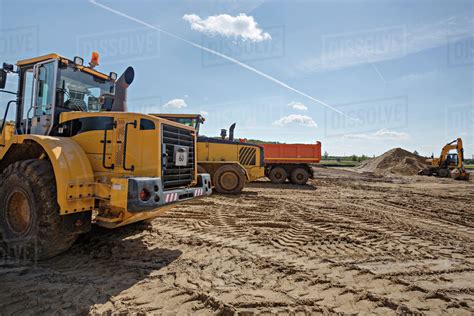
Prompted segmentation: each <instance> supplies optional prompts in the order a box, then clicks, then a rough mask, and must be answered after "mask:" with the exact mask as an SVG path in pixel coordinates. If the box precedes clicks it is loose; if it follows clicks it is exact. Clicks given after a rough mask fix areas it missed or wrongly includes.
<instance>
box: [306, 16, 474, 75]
mask: <svg viewBox="0 0 474 316" xmlns="http://www.w3.org/2000/svg"><path fill="white" fill-rule="evenodd" d="M473 32H474V18H472V16H468V15H466V16H450V17H448V18H445V19H442V20H439V21H436V22H434V23H431V24H425V25H416V26H414V27H410V28H406V27H405V26H395V27H388V28H375V29H368V30H363V31H357V32H350V33H344V34H329V35H328V36H325V37H323V42H325V44H324V45H323V46H324V48H323V52H322V53H321V54H320V55H319V56H316V57H311V58H308V59H306V60H305V61H303V62H302V64H301V65H299V69H300V70H302V71H305V72H314V71H327V70H335V69H341V68H345V67H350V66H354V65H360V64H370V63H377V62H381V61H386V60H392V59H397V58H402V57H405V56H407V55H410V54H415V53H418V52H421V51H424V50H426V49H431V48H435V47H440V46H444V45H446V44H448V43H449V40H453V39H454V38H455V39H456V40H461V39H465V38H468V37H470V36H472V33H473Z"/></svg>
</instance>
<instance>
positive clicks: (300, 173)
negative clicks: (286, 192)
mask: <svg viewBox="0 0 474 316" xmlns="http://www.w3.org/2000/svg"><path fill="white" fill-rule="evenodd" d="M308 179H309V173H308V171H306V170H304V169H303V168H296V169H294V170H293V171H292V172H291V175H290V181H291V183H293V184H300V185H301V184H306V182H308Z"/></svg>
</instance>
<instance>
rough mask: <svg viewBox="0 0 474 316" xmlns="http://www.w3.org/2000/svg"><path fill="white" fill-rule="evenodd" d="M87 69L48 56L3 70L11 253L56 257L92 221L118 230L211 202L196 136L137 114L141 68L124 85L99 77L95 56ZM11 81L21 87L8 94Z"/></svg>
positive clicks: (4, 204)
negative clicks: (131, 104)
mask: <svg viewBox="0 0 474 316" xmlns="http://www.w3.org/2000/svg"><path fill="white" fill-rule="evenodd" d="M83 63H84V61H83V59H82V58H79V57H76V58H74V60H69V59H67V58H64V57H61V56H59V55H57V54H49V55H46V56H41V57H37V58H32V59H28V60H22V61H19V62H18V63H17V67H16V70H15V67H14V66H13V65H10V64H3V69H1V70H0V92H4V93H8V94H11V95H13V97H12V100H11V101H10V102H8V104H7V107H6V111H5V113H4V116H3V120H2V121H1V123H0V124H1V125H0V128H1V138H0V174H1V175H0V234H1V242H0V244H1V245H2V247H3V248H5V249H6V251H8V253H10V254H11V253H12V252H15V250H17V249H18V248H21V249H22V253H23V255H25V253H27V254H28V256H32V257H33V256H34V258H38V259H43V258H49V257H52V256H54V255H57V254H59V253H61V252H63V251H65V250H66V249H68V248H69V247H70V246H71V245H72V244H73V242H74V241H75V240H76V238H77V237H78V235H79V234H81V233H85V232H87V231H89V230H90V228H91V223H96V224H97V225H100V226H103V227H107V228H116V227H119V226H124V225H127V224H130V223H134V222H137V221H141V220H145V219H150V218H153V217H156V216H158V215H160V214H162V213H163V212H165V211H167V210H169V209H171V208H172V207H173V206H174V205H175V204H176V203H179V202H183V201H187V200H191V199H194V198H198V197H202V196H206V195H210V194H211V179H210V176H209V175H208V174H198V173H197V160H196V157H195V155H196V150H195V149H196V131H195V129H194V128H192V127H188V126H185V125H182V124H179V123H176V122H171V121H168V120H164V119H161V118H159V117H156V116H150V115H143V114H138V113H128V112H127V100H126V97H127V88H128V86H129V85H130V83H131V82H132V81H133V78H134V71H133V68H131V67H129V68H128V69H127V70H126V71H125V72H124V74H123V75H122V76H121V77H120V78H118V79H117V74H116V73H110V74H108V75H106V74H103V73H100V72H98V71H96V70H95V69H94V67H95V66H96V65H97V64H98V54H96V53H93V56H92V60H91V62H90V63H89V66H85V65H83ZM12 74H15V75H16V76H17V77H18V86H17V88H16V91H6V90H5V83H6V78H7V75H8V76H10V75H12ZM13 117H14V118H15V119H11V120H9V118H13Z"/></svg>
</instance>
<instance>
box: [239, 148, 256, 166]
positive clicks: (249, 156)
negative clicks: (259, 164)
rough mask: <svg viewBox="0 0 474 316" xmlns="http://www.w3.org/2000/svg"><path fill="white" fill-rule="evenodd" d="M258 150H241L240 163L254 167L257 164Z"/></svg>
mask: <svg viewBox="0 0 474 316" xmlns="http://www.w3.org/2000/svg"><path fill="white" fill-rule="evenodd" d="M256 151H257V150H256V149H255V148H253V147H243V148H241V149H240V150H239V161H240V163H241V164H242V165H244V166H249V165H254V164H255V162H256Z"/></svg>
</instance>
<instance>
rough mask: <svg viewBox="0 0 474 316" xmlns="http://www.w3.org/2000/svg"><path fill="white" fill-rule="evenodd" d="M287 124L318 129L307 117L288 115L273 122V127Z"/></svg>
mask: <svg viewBox="0 0 474 316" xmlns="http://www.w3.org/2000/svg"><path fill="white" fill-rule="evenodd" d="M288 124H299V125H303V126H307V127H318V124H316V122H315V121H314V120H313V119H312V118H311V117H309V116H307V115H299V114H290V115H287V116H283V117H282V118H280V119H278V120H276V121H275V122H273V125H278V126H285V125H288Z"/></svg>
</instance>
